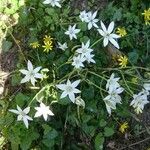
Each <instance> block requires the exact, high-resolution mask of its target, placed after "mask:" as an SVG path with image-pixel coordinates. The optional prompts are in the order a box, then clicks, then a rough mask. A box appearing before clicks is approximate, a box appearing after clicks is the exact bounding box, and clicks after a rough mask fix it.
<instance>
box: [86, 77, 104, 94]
mask: <svg viewBox="0 0 150 150" xmlns="http://www.w3.org/2000/svg"><path fill="white" fill-rule="evenodd" d="M84 81H85V82H87V83H88V84H91V85H93V86H95V87H96V88H97V89H99V90H102V91H104V92H106V93H107V91H106V90H104V89H103V88H101V87H99V86H97V85H96V84H95V83H93V82H91V81H90V80H88V79H85V80H84Z"/></svg>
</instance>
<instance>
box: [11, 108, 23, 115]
mask: <svg viewBox="0 0 150 150" xmlns="http://www.w3.org/2000/svg"><path fill="white" fill-rule="evenodd" d="M9 111H10V112H13V113H15V114H17V115H19V114H20V112H19V111H17V110H15V109H10V110H9Z"/></svg>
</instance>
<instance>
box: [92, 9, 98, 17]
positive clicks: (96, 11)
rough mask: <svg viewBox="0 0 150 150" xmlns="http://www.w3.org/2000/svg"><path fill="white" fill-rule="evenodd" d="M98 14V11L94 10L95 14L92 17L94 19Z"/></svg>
mask: <svg viewBox="0 0 150 150" xmlns="http://www.w3.org/2000/svg"><path fill="white" fill-rule="evenodd" d="M96 15H97V11H95V12H94V14H93V16H92V19H94V18H95V17H96Z"/></svg>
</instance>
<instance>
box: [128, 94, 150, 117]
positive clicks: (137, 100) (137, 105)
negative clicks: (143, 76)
mask: <svg viewBox="0 0 150 150" xmlns="http://www.w3.org/2000/svg"><path fill="white" fill-rule="evenodd" d="M142 93H143V92H142ZM142 93H141V92H140V93H139V94H134V95H133V100H132V101H131V103H130V106H132V107H133V108H134V109H135V112H136V113H137V114H139V113H142V111H143V109H144V106H145V105H146V104H147V103H149V101H148V100H147V94H146V95H145V94H142Z"/></svg>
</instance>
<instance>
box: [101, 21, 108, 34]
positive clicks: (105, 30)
mask: <svg viewBox="0 0 150 150" xmlns="http://www.w3.org/2000/svg"><path fill="white" fill-rule="evenodd" d="M101 27H102V29H103V31H104V32H107V29H106V27H105V25H104V23H103V22H102V21H101Z"/></svg>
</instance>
